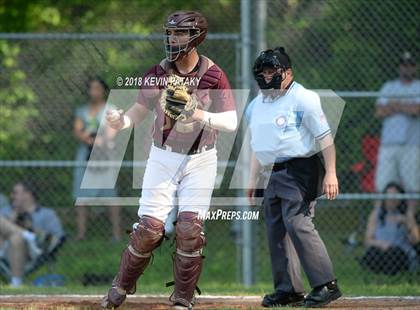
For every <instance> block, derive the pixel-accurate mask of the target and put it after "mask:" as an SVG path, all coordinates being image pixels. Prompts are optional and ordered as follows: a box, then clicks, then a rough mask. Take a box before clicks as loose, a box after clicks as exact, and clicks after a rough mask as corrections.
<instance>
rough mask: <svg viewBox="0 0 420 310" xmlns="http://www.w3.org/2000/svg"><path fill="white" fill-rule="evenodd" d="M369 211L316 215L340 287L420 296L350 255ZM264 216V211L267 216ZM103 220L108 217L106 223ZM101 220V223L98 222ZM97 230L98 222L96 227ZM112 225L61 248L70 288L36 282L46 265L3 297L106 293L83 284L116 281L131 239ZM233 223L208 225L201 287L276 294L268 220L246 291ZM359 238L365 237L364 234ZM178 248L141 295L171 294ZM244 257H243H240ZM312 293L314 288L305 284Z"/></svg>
mask: <svg viewBox="0 0 420 310" xmlns="http://www.w3.org/2000/svg"><path fill="white" fill-rule="evenodd" d="M368 211H369V210H365V211H363V209H361V208H359V207H358V206H357V205H356V206H353V205H348V206H346V207H345V208H322V207H321V208H319V209H317V211H316V221H315V222H316V227H317V229H318V230H319V232H320V234H321V236H322V238H323V239H324V241H325V243H326V245H327V248H328V251H329V253H330V255H331V257H332V260H333V264H334V269H335V272H336V275H337V278H338V279H339V284H340V287H341V288H342V291H343V293H344V295H346V296H358V295H368V296H369V295H396V296H404V295H420V277H419V276H418V275H413V274H409V273H404V274H400V275H397V276H393V277H391V276H384V275H375V274H372V273H370V272H368V271H366V270H363V269H361V267H360V266H359V264H358V263H357V261H356V259H355V258H356V256H358V255H361V254H362V252H363V248H362V247H359V248H357V249H356V250H355V251H354V252H351V253H348V252H346V249H345V246H344V244H343V242H342V240H344V239H345V238H346V237H348V235H349V233H350V232H352V231H354V230H355V229H356V228H357V225H358V221H359V217H361V216H362V217H363V216H364V214H367V213H368ZM261 213H262V212H261ZM102 220H103V219H102ZM96 221H97V222H99V219H97V220H96ZM91 224H92V225H91V226H92V227H93V225H94V224H95V223H91ZM108 227H109V226H107V225H97V226H96V227H95V229H92V231H90V232H89V239H88V240H87V241H84V242H75V241H71V240H69V241H67V242H66V243H65V245H64V246H63V248H62V249H61V250H60V253H59V256H58V260H57V262H56V263H55V264H54V268H53V270H52V272H53V273H56V274H61V275H64V276H65V277H66V286H64V287H55V288H40V287H34V286H31V285H30V283H31V282H32V281H33V280H34V279H35V278H36V277H38V276H40V275H42V274H45V273H48V272H49V271H48V270H47V268H46V267H43V268H42V269H40V270H39V271H37V272H36V273H34V274H32V275H31V276H30V277H28V278H27V279H26V284H27V286H26V287H24V288H22V289H11V288H8V287H7V286H0V292H1V294H26V293H30V294H104V293H105V292H106V290H107V287H108V285H109V282H110V281H105V282H103V283H99V284H98V286H86V287H84V286H83V285H82V281H83V277H84V274H86V273H95V274H99V275H108V276H109V277H110V278H111V279H112V277H113V275H114V274H115V273H116V272H117V269H118V264H119V259H120V254H121V252H122V250H123V249H124V248H125V244H126V242H127V240H128V239H127V237H126V238H125V240H124V241H123V242H119V243H111V242H109V240H108V238H109V235H110V232H109V230H108ZM231 227H232V222H229V221H211V222H208V223H206V236H207V240H208V245H207V246H206V248H205V255H206V258H205V260H204V270H203V272H202V275H201V278H200V282H199V286H200V288H201V289H202V291H203V294H218V295H230V294H235V295H263V294H264V293H267V292H270V291H271V290H272V283H271V281H272V280H271V272H270V268H271V267H270V261H269V256H268V249H267V242H266V236H265V226H264V223H263V219H260V221H258V222H256V223H255V227H254V232H253V237H254V249H255V253H256V255H255V257H254V262H255V263H254V266H255V283H256V284H255V285H253V286H252V287H250V288H245V287H244V286H242V285H241V284H240V283H241V266H240V263H241V262H240V258H241V246H242V245H241V244H240V240H239V243H238V242H235V238H234V237H233V234H232V233H231ZM359 238H362V236H361V235H360V236H359ZM173 250H174V246H173V245H172V241H165V242H164V243H163V244H162V246H161V247H160V248H159V249H157V250H156V251H155V253H154V260H153V263H152V264H151V265H150V266H149V267H148V269H147V270H146V272H145V274H144V275H143V276H142V278H141V279H140V281H139V285H138V286H139V288H138V292H139V293H144V294H168V295H169V294H170V292H171V290H172V288H171V287H169V288H166V287H165V283H166V282H168V281H171V280H173V279H172V262H171V254H172V252H173ZM238 258H239V259H238ZM305 288H306V290H307V291H309V290H310V287H309V285H308V283H307V281H306V282H305Z"/></svg>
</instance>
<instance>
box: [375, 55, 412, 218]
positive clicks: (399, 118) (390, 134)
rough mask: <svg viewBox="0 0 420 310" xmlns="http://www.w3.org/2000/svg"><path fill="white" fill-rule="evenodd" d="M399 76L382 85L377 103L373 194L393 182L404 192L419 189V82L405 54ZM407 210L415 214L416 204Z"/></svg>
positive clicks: (410, 59) (410, 58) (381, 190)
mask: <svg viewBox="0 0 420 310" xmlns="http://www.w3.org/2000/svg"><path fill="white" fill-rule="evenodd" d="M399 73H400V77H399V79H397V80H394V81H388V82H386V83H385V84H384V85H383V87H382V89H381V97H380V98H379V99H378V101H377V108H376V115H377V116H378V117H380V118H382V119H383V126H382V133H381V145H380V148H379V158H378V166H377V169H376V177H375V179H376V180H375V183H376V191H378V192H383V191H384V189H385V186H386V185H387V184H388V183H391V182H395V183H400V184H402V185H403V188H404V189H405V191H406V192H410V193H416V192H418V191H419V188H420V178H419V172H420V147H419V144H420V118H419V116H420V80H418V79H416V63H415V60H414V58H413V57H412V56H411V55H410V53H408V52H406V53H404V55H403V56H402V58H401V60H400V67H399ZM395 96H401V97H395ZM378 204H379V203H378V202H377V205H378ZM408 206H409V210H408V211H409V212H411V213H412V214H415V207H416V201H415V200H412V201H409V202H408Z"/></svg>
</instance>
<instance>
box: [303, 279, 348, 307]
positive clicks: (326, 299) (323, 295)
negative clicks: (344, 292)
mask: <svg viewBox="0 0 420 310" xmlns="http://www.w3.org/2000/svg"><path fill="white" fill-rule="evenodd" d="M340 297H341V291H340V289H339V288H338V285H337V281H331V282H328V283H326V284H324V285H321V286H317V287H315V288H314V289H313V290H312V292H310V293H309V295H308V296H306V298H305V307H307V308H318V307H322V306H325V305H326V304H329V303H330V302H332V301H334V300H336V299H338V298H340Z"/></svg>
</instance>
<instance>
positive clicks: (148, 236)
mask: <svg viewBox="0 0 420 310" xmlns="http://www.w3.org/2000/svg"><path fill="white" fill-rule="evenodd" d="M164 227H165V224H164V223H163V222H162V221H161V220H158V219H156V218H154V217H151V216H147V215H143V216H142V217H141V218H140V220H139V222H138V224H137V225H135V228H134V230H133V232H132V233H131V234H130V242H129V246H128V250H129V251H130V252H131V253H132V254H133V255H135V256H139V257H150V256H151V255H152V251H153V250H154V249H156V248H157V247H159V245H160V244H161V243H162V240H163V237H164Z"/></svg>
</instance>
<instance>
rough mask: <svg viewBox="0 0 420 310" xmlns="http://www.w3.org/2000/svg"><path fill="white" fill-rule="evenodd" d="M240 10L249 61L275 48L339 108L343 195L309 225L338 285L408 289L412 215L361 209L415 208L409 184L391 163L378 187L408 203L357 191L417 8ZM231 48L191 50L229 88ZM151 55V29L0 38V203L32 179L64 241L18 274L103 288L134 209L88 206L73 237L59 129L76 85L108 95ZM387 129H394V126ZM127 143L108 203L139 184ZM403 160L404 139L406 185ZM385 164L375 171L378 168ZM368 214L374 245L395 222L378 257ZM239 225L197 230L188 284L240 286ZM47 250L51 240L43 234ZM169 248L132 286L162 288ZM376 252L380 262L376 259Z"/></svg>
mask: <svg viewBox="0 0 420 310" xmlns="http://www.w3.org/2000/svg"><path fill="white" fill-rule="evenodd" d="M257 3H258V4H257ZM253 6H254V7H253V12H255V14H254V15H253V20H252V23H251V24H252V29H256V31H253V32H252V42H251V45H250V47H251V48H252V50H253V55H256V54H257V53H258V49H260V48H261V47H264V46H267V47H274V46H285V47H286V50H287V51H288V52H289V54H290V56H291V59H292V63H293V68H294V72H295V79H296V80H297V81H298V82H300V83H302V84H303V85H304V86H306V87H307V88H314V89H332V90H334V91H335V92H336V93H337V94H338V95H341V97H342V98H343V99H344V100H345V101H346V108H345V110H344V113H343V116H342V119H341V122H340V126H339V129H338V134H337V136H336V145H337V158H338V163H337V169H338V176H339V180H340V187H341V192H342V193H343V195H341V198H340V197H339V198H340V199H338V200H336V201H333V202H329V201H326V200H320V201H319V202H318V207H317V209H316V218H315V222H316V225H317V228H318V230H319V232H320V234H321V236H322V237H323V239H324V241H325V243H326V245H327V248H328V250H329V253H330V255H331V257H332V260H333V263H334V266H335V271H336V274H337V277H338V279H340V281H341V282H343V283H345V284H347V285H355V286H357V285H361V284H369V283H384V284H392V283H399V282H401V281H411V282H416V283H418V276H417V273H416V272H415V270H416V268H417V267H416V264H417V263H416V261H417V262H418V257H416V254H415V252H416V251H417V253H418V251H419V250H418V240H417V243H416V237H415V236H414V235H415V232H414V230H415V228H413V225H414V224H415V221H410V220H407V218H409V217H410V216H411V217H412V218H414V215H408V216H406V215H404V214H405V211H403V213H404V214H399V213H400V212H399V211H398V212H396V211H392V212H391V211H388V214H386V212H383V211H380V212H378V213H373V214H374V215H372V216H371V217H370V214H371V212H373V210H374V209H373V206H374V204H375V203H376V204H377V205H378V206H379V205H381V204H382V205H383V206H384V208H382V209H381V208H379V209H377V210H388V209H387V206H388V207H389V210H391V209H392V210H394V209H395V210H399V209H398V207H400V208H401V209H404V210H406V209H409V210H414V209H413V208H412V207H411V209H410V206H413V205H414V204H415V203H416V201H418V198H419V197H418V194H416V193H418V188H414V189H413V188H409V189H407V188H404V185H405V184H404V179H402V178H401V177H402V176H401V173H402V170H401V169H400V168H401V166H400V167H398V169H397V170H396V171H397V175H396V176H397V179H395V180H394V179H392V178H390V180H391V179H392V181H395V182H396V183H399V184H401V186H402V187H403V189H404V190H405V191H406V192H408V193H409V195H403V196H395V194H396V192H395V191H392V190H391V191H389V193H391V194H392V195H394V196H392V197H394V198H395V197H398V198H399V199H400V202H398V203H397V202H395V200H394V201H391V200H389V199H388V200H387V201H385V200H384V199H383V198H384V196H380V195H379V196H375V195H369V193H371V194H372V193H375V192H376V188H375V174H376V168H377V167H378V156H379V150H380V147H381V130H382V129H383V123H384V118H379V117H376V116H375V114H376V113H377V112H376V102H377V100H378V98H379V97H381V93H379V90H380V89H381V86H382V85H383V84H384V83H385V82H386V81H388V80H393V79H398V78H399V77H398V70H399V61H400V60H399V59H400V57H401V55H402V54H403V53H404V52H406V51H408V52H410V53H411V54H412V57H413V59H415V60H418V58H416V57H417V56H418V55H416V54H415V52H418V51H419V43H418V42H420V40H419V38H418V32H417V30H418V26H419V25H418V21H419V20H420V18H419V17H420V16H419V13H418V12H420V9H419V3H418V2H417V1H405V2H404V1H403V2H395V1H382V2H378V1H363V2H362V1H325V2H324V1H305V2H299V1H261V2H256V3H253ZM416 8H417V9H416ZM261 10H264V11H261ZM258 29H263V31H258ZM229 31H232V29H229ZM243 44H244V43H243V42H242V41H241V37H240V35H239V34H235V33H229V34H210V35H209V36H208V39H207V40H206V42H205V44H203V46H202V47H201V46H200V52H201V53H203V54H205V55H207V56H209V57H210V58H212V59H214V60H215V61H216V62H217V63H218V65H219V66H220V67H221V68H223V70H224V71H225V72H226V73H227V75H228V77H229V80H230V82H231V85H232V87H234V88H239V87H240V85H241V74H240V72H241V71H240V69H241V68H240V64H241V57H240V55H241V54H240V53H241V49H243V48H246V47H247V46H244V45H243ZM163 57H164V54H163V42H162V39H161V36H160V35H148V36H142V35H124V34H2V35H1V36H0V61H1V63H2V65H1V73H2V74H1V76H0V85H1V88H0V101H1V115H0V121H1V123H2V124H1V129H0V143H1V147H0V158H1V160H0V192H1V193H2V194H3V195H4V198H5V199H3V202H2V207H4V206H6V205H7V203H8V202H7V201H6V200H7V199H6V198H8V195H9V193H11V192H12V190H13V186H14V185H15V184H16V183H17V182H19V181H24V180H32V181H33V182H34V183H35V184H36V193H37V197H38V202H39V204H40V205H43V206H46V207H50V208H53V209H54V210H55V211H56V213H57V215H58V217H59V218H60V220H61V223H62V225H63V227H64V231H65V234H66V240H65V241H64V243H63V244H62V246H60V247H59V248H58V250H57V252H56V253H55V254H54V261H51V262H48V263H43V262H42V264H40V267H39V268H37V269H35V270H34V271H32V272H30V271H31V270H29V269H28V275H27V277H26V279H27V282H28V283H29V282H31V281H33V280H38V281H39V279H40V276H42V275H45V274H47V273H48V274H52V273H54V274H58V275H63V276H64V277H65V279H64V280H63V279H61V280H62V281H64V283H66V284H70V285H79V284H83V285H107V284H108V283H109V282H110V281H111V280H112V277H113V275H114V273H115V272H116V271H117V268H118V262H119V256H120V253H121V252H122V250H123V248H124V247H125V244H126V242H127V237H126V235H125V234H124V231H125V230H126V229H130V228H131V225H132V224H133V222H135V221H136V219H137V215H136V213H137V206H133V205H132V206H117V207H116V208H115V207H114V208H112V207H104V206H94V207H88V210H89V212H88V213H89V218H88V220H87V223H86V227H87V231H86V235H85V239H84V240H76V237H77V235H78V226H77V225H78V220H77V219H79V222H80V220H81V217H79V218H77V214H76V207H75V206H74V196H73V195H72V184H73V181H74V180H73V178H74V174H73V172H74V170H75V169H76V166H77V162H75V161H74V160H75V158H76V152H77V148H78V145H79V142H78V141H77V139H76V138H75V137H74V135H73V125H74V116H75V111H76V109H77V108H78V107H80V106H81V105H83V104H86V103H87V101H88V96H87V82H88V80H89V78H91V77H95V76H100V77H101V78H102V79H104V80H105V81H106V82H107V83H108V84H109V86H110V87H111V88H116V87H117V85H116V83H117V82H116V81H117V78H118V77H138V76H142V75H143V74H144V72H145V71H146V70H147V69H148V68H150V67H151V66H152V65H153V64H155V63H158V62H159V61H160V60H161V59H162V58H163ZM250 65H251V64H250ZM254 86H255V85H254ZM123 88H124V87H123ZM382 95H383V94H382ZM389 95H395V94H389ZM402 96H404V94H403V95H402ZM419 97H420V90H419V89H417V93H414V94H413V93H411V94H408V98H409V99H407V98H405V99H404V100H407V101H406V102H416V104H417V109H418V104H419V100H420V99H419ZM402 113H403V114H404V113H405V112H402ZM416 113H417V114H416ZM405 114H410V116H409V119H410V122H412V123H413V124H418V122H419V118H418V111H417V112H415V111H414V112H412V111H410V113H408V112H407V113H405ZM391 116H392V115H391ZM397 126H402V125H401V123H398V122H397ZM416 126H418V125H416ZM413 128H414V129H411V130H409V131H408V135H410V136H415V135H417V136H418V135H419V133H418V132H417V130H418V129H417V128H418V127H413ZM395 130H397V128H395ZM132 144H133V141H132V139H131V141H130V144H129V146H128V148H127V153H126V156H125V158H124V159H125V160H126V163H128V164H127V166H124V165H123V168H122V169H121V171H120V174H119V177H118V182H117V189H116V190H117V195H118V196H120V197H137V196H139V190H138V189H136V188H133V186H132V184H133V175H132V169H131V166H130V164H129V163H130V162H131V159H132V158H133V154H132V149H133V147H132ZM405 145H406V144H403V145H401V147H403V146H405ZM225 147H229V146H228V145H218V148H221V149H222V148H225ZM411 150H414V151H411ZM416 150H417V151H416ZM416 152H418V145H417V146H416V147H415V148H411V149H410V151H409V152H408V153H407V154H405V155H408V158H411V159H413V158H414V159H416V156H417V162H416V161H414V162H415V163H417V164H415V165H414V166H410V167H411V171H413V172H414V174H413V175H414V181H413V182H416V180H417V182H418V179H419V177H420V175H419V167H418V155H416V154H418V153H416ZM394 160H395V159H392V161H391V160H390V161H389V163H388V164H385V166H384V167H385V168H386V167H387V166H390V165H392V164H393V161H394ZM408 160H410V159H408ZM231 164H232V165H234V164H235V162H234V161H233V162H231ZM402 164H403V163H401V165H402ZM416 165H417V166H416ZM216 194H217V195H219V194H220V193H219V192H217V193H216ZM221 197H223V196H221ZM402 198H404V199H402ZM408 198H410V199H408ZM222 199H223V198H222ZM375 199H378V201H377V202H375ZM413 202H414V203H413ZM9 203H10V202H9ZM410 203H411V204H410ZM407 205H408V207H407ZM395 206H397V208H395ZM232 208H233V207H225V209H232ZM236 208H240V207H236ZM258 210H260V217H259V220H258V221H252V230H253V232H252V234H253V242H252V253H253V254H252V255H253V262H254V263H253V270H249V272H250V273H252V274H253V280H254V282H255V283H262V284H264V285H270V283H271V269H270V261H269V254H268V249H267V242H266V236H265V235H266V234H265V226H264V221H263V212H262V211H261V209H258ZM109 215H111V216H109ZM389 215H391V217H389ZM79 216H80V214H79ZM82 218H83V216H82ZM369 218H374V219H375V222H376V226H375V227H376V230H375V228H372V227H373V226H372V225H373V224H371V225H370V228H371V229H373V230H374V231H375V233H374V237H375V236H376V237H378V238H380V237H381V233H380V232H378V231H379V230H380V229H382V230H386V228H385V226H383V223H385V224H390V225H391V226H392V225H394V224H395V225H394V226H392V227H394V228H392V227H391V228H390V229H391V230H392V229H394V230H393V233H394V234H395V236H393V237H389V236H387V238H388V237H389V238H394V239H395V240H396V239H398V240H397V241H395V242H394V243H393V244H392V246H384V247H383V250H384V251H383V252H384V253H382V254H378V253H376V252H375V251H374V250H372V249H371V250H369V252H368V251H367V248H366V247H365V246H364V239H365V235H366V229H367V226H368V222H369ZM117 219H118V220H117ZM371 222H373V220H371ZM418 223H419V221H418V219H417V224H418ZM381 227H382V228H381ZM242 228H243V225H242V223H241V222H235V221H233V222H232V221H209V222H207V223H206V226H205V230H206V235H207V240H208V245H207V247H206V260H205V268H204V271H203V275H202V277H201V283H202V284H201V285H202V286H203V287H204V290H205V291H206V289H207V291H211V290H214V291H217V283H228V284H231V285H235V284H238V283H241V282H242V280H243V271H242V269H241V265H242V259H243V256H242V248H243V246H244V244H245V243H246V242H247V240H245V239H244V238H243V236H244V235H243V229H242ZM383 233H385V234H386V233H388V232H383ZM390 233H391V232H390ZM42 239H43V240H45V238H42ZM394 239H393V240H394ZM407 240H408V241H407ZM47 244H49V245H50V246H55V245H56V244H52V243H51V240H50V239H49V240H47ZM51 244H52V245H51ZM399 245H400V246H399ZM378 248H381V247H380V246H378V247H376V251H377V252H378V250H377V249H378ZM385 248H387V249H388V251H385ZM49 250H51V249H49ZM173 251H174V245H173V243H172V242H171V241H167V242H164V243H163V245H162V246H161V248H160V249H159V250H157V251H156V252H155V256H154V263H153V265H152V266H150V267H149V270H147V271H146V273H145V275H144V276H143V278H142V280H141V283H143V284H144V286H143V287H145V288H146V287H147V289H149V290H151V291H153V290H154V289H160V288H161V287H162V286H163V284H164V282H165V281H170V280H172V279H171V277H172V276H171V272H172V267H171V253H172V252H173ZM417 255H418V254H417ZM380 256H381V257H383V258H382V260H378V259H379V258H378V257H380ZM369 257H375V258H369ZM45 258H46V256H45V257H43V259H45ZM387 261H388V262H390V261H391V262H392V263H393V264H392V266H397V267H401V269H398V270H397V269H395V270H394V269H392V268H390V267H389V266H388V265H384V266H385V269H383V270H377V269H375V266H380V265H381V264H383V263H385V262H387ZM372 262H374V263H373V264H372ZM0 267H1V266H0ZM417 270H418V269H417ZM3 275H5V274H4V273H3ZM6 277H7V274H6ZM6 277H5V278H6ZM58 283H59V284H61V282H60V281H58Z"/></svg>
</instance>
